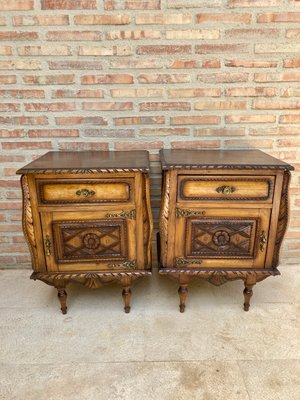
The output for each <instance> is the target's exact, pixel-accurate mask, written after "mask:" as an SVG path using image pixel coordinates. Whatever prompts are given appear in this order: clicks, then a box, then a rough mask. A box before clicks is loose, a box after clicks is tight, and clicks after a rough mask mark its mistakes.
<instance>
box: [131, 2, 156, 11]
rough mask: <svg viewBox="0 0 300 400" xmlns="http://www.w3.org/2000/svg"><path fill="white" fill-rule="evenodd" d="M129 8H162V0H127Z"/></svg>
mask: <svg viewBox="0 0 300 400" xmlns="http://www.w3.org/2000/svg"><path fill="white" fill-rule="evenodd" d="M125 8H126V9H128V10H160V8H161V0H125Z"/></svg>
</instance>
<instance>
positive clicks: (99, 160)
mask: <svg viewBox="0 0 300 400" xmlns="http://www.w3.org/2000/svg"><path fill="white" fill-rule="evenodd" d="M106 171H107V172H118V171H119V172H122V171H125V172H126V171H133V172H136V171H140V172H148V171H149V153H148V151H145V150H139V151H76V152H73V151H50V152H48V153H46V154H45V155H43V156H42V157H40V158H38V159H36V160H34V161H32V162H31V163H30V164H28V165H26V166H25V167H23V168H21V169H19V170H18V171H17V174H28V173H62V172H69V173H80V172H82V173H84V172H106Z"/></svg>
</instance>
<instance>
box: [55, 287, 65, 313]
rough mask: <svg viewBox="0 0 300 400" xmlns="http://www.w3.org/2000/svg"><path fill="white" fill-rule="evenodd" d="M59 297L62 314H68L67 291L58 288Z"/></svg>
mask: <svg viewBox="0 0 300 400" xmlns="http://www.w3.org/2000/svg"><path fill="white" fill-rule="evenodd" d="M57 297H58V300H59V301H60V305H61V308H60V309H61V312H62V313H63V314H67V292H66V291H65V288H57Z"/></svg>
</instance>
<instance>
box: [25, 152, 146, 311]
mask: <svg viewBox="0 0 300 400" xmlns="http://www.w3.org/2000/svg"><path fill="white" fill-rule="evenodd" d="M148 172H149V157H148V152H147V151H131V152H108V151H107V152H100V151H86V152H49V153H47V154H45V155H44V156H42V157H40V158H39V159H37V160H35V161H33V162H32V163H30V164H28V165H27V166H25V167H24V168H21V169H20V170H19V171H17V173H18V174H22V177H21V184H22V190H23V230H24V235H25V237H26V240H27V242H28V245H29V249H30V252H31V257H32V267H33V270H34V272H33V274H32V275H31V278H32V279H34V280H36V279H39V280H41V281H43V282H45V283H47V284H49V285H53V286H54V287H56V288H57V290H58V298H59V300H60V303H61V310H62V312H63V314H65V313H66V312H67V306H66V297H67V294H66V291H65V288H66V285H67V284H68V283H70V282H75V283H81V284H83V285H85V286H88V287H90V288H98V287H101V286H102V285H105V284H109V283H112V282H115V281H116V282H119V283H120V284H121V285H122V286H123V292H122V295H123V299H124V303H125V308H124V309H125V312H129V311H130V298H131V289H130V287H131V283H132V281H134V280H137V279H138V278H140V277H143V276H146V275H151V235H152V216H151V207H150V195H149V176H148Z"/></svg>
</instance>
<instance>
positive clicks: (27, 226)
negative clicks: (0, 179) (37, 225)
mask: <svg viewBox="0 0 300 400" xmlns="http://www.w3.org/2000/svg"><path fill="white" fill-rule="evenodd" d="M21 186H22V194H23V215H22V225H23V232H24V236H25V239H26V242H27V244H28V247H29V251H30V254H31V261H32V266H33V268H34V269H35V268H36V267H37V248H36V240H35V233H34V225H33V217H32V209H31V203H30V194H29V187H28V182H27V177H26V175H22V176H21Z"/></svg>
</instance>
